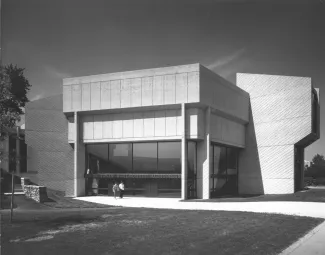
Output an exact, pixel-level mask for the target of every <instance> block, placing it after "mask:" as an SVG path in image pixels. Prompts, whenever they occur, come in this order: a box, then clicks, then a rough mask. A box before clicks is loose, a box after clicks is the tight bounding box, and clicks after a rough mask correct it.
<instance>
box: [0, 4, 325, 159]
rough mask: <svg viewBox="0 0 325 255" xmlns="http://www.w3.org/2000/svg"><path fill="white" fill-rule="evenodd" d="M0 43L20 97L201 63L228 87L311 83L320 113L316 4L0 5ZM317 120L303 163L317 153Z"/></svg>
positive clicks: (322, 78)
mask: <svg viewBox="0 0 325 255" xmlns="http://www.w3.org/2000/svg"><path fill="white" fill-rule="evenodd" d="M1 40H2V62H3V64H8V63H13V64H17V65H18V66H19V67H24V68H25V75H26V77H27V78H28V80H29V81H30V83H31V84H32V89H31V90H30V92H29V95H28V96H29V99H30V100H36V99H39V98H43V97H47V96H51V95H56V94H60V93H62V79H63V78H68V77H74V76H85V75H93V74H101V73H111V72H119V71H128V70H137V69H146V68H155V67H164V66H174V65H182V64H191V63H201V64H203V65H205V66H206V67H208V68H210V69H211V70H213V71H214V72H216V73H218V74H219V75H221V76H223V77H224V78H226V79H227V80H229V81H231V82H233V83H236V73H258V74H275V75H291V76H303V77H311V78H312V83H313V86H314V87H316V88H320V94H321V95H320V104H321V114H322V115H323V116H325V115H324V113H325V0H288V1H287V0H281V1H277V0H272V1H271V0H258V1H253V0H249V1H247V0H197V1H195V0H173V1H171V0H159V1H158V0H114V1H112V0H88V1H85V0H68V1H67V0H51V1H49V0H28V1H26V0H2V35H1ZM323 116H321V139H320V140H318V141H317V142H315V143H314V144H312V145H311V146H309V147H308V148H306V150H305V159H307V160H311V158H312V157H313V156H314V155H315V154H316V153H319V154H323V155H324V154H325V117H323Z"/></svg>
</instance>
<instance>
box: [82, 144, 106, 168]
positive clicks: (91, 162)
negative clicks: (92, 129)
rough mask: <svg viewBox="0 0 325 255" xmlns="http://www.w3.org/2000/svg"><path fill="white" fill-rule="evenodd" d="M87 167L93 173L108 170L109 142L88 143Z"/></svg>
mask: <svg viewBox="0 0 325 255" xmlns="http://www.w3.org/2000/svg"><path fill="white" fill-rule="evenodd" d="M86 150H87V153H88V157H87V161H88V162H87V167H88V169H89V170H90V171H91V173H99V172H107V171H108V165H109V164H108V145H107V144H88V145H87V147H86Z"/></svg>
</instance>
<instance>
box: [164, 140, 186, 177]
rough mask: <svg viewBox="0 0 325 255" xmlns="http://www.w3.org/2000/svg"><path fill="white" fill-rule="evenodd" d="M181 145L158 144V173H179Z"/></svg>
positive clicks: (180, 169) (171, 143)
mask: <svg viewBox="0 0 325 255" xmlns="http://www.w3.org/2000/svg"><path fill="white" fill-rule="evenodd" d="M181 171H182V166H181V143H180V142H161V143H158V172H159V173H181Z"/></svg>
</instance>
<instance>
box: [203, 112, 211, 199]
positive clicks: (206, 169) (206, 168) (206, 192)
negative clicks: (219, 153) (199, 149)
mask: <svg viewBox="0 0 325 255" xmlns="http://www.w3.org/2000/svg"><path fill="white" fill-rule="evenodd" d="M210 119H211V108H210V107H208V108H207V110H206V115H205V138H204V140H205V143H204V145H205V148H204V149H205V151H206V158H205V161H204V162H203V168H202V198H203V199H209V198H210V173H211V169H210V167H211V164H210V160H211V155H210V154H211V151H210V143H211V138H210Z"/></svg>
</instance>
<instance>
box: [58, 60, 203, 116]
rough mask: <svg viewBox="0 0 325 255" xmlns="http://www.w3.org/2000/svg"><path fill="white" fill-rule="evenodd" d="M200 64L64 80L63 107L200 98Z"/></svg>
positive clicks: (106, 106)
mask: <svg viewBox="0 0 325 255" xmlns="http://www.w3.org/2000/svg"><path fill="white" fill-rule="evenodd" d="M199 92H200V91H199V64H193V65H186V66H177V67H166V68H156V69H147V70H139V71H130V72H121V73H112V74H103V75H93V76H86V77H77V78H69V79H64V80H63V111H64V112H73V111H89V110H104V109H120V108H129V107H141V106H154V105H169V104H180V103H193V102H199Z"/></svg>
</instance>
